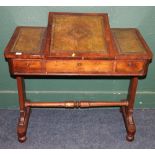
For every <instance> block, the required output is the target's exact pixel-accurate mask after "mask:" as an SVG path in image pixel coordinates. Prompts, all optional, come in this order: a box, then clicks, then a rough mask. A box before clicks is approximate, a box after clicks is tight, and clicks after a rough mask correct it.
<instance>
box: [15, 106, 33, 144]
mask: <svg viewBox="0 0 155 155" xmlns="http://www.w3.org/2000/svg"><path fill="white" fill-rule="evenodd" d="M30 111H31V109H30V107H26V108H25V111H21V112H20V118H19V122H18V126H17V135H18V141H19V142H21V143H23V142H25V141H26V132H27V127H28V121H29V116H30Z"/></svg>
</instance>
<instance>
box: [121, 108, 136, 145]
mask: <svg viewBox="0 0 155 155" xmlns="http://www.w3.org/2000/svg"><path fill="white" fill-rule="evenodd" d="M121 112H122V115H123V119H124V123H125V127H126V131H127V136H126V139H127V141H129V142H131V141H133V140H134V135H135V133H136V125H135V123H134V119H133V116H132V113H129V114H128V115H127V112H126V107H121Z"/></svg>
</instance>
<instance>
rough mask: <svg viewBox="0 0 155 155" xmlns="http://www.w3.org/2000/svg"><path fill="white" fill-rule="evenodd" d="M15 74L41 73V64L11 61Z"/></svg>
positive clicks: (39, 62)
mask: <svg viewBox="0 0 155 155" xmlns="http://www.w3.org/2000/svg"><path fill="white" fill-rule="evenodd" d="M13 70H14V72H15V73H41V71H42V63H41V61H40V60H13Z"/></svg>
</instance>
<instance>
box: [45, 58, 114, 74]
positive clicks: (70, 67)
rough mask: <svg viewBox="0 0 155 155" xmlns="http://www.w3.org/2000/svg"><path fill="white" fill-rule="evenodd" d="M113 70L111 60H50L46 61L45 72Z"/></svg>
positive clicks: (103, 71)
mask: <svg viewBox="0 0 155 155" xmlns="http://www.w3.org/2000/svg"><path fill="white" fill-rule="evenodd" d="M112 71H113V61H106V60H105V61H103V60H96V61H94V60H63V61H62V60H52V61H51V60H50V61H48V60H47V61H46V72H47V73H66V74H67V73H73V74H76V73H79V74H80V73H81V74H82V73H84V74H93V73H96V74H97V73H108V72H112Z"/></svg>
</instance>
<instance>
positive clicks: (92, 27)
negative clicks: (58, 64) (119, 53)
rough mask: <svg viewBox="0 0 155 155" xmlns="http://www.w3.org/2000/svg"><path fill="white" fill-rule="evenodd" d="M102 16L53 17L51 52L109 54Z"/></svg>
mask: <svg viewBox="0 0 155 155" xmlns="http://www.w3.org/2000/svg"><path fill="white" fill-rule="evenodd" d="M104 26H105V25H104V20H103V17H102V16H98V15H96V16H88V15H83V16H77V15H53V24H52V33H51V46H50V51H53V50H54V51H75V52H78V51H80V52H102V53H107V46H106V41H105V32H104V31H105V29H104Z"/></svg>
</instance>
